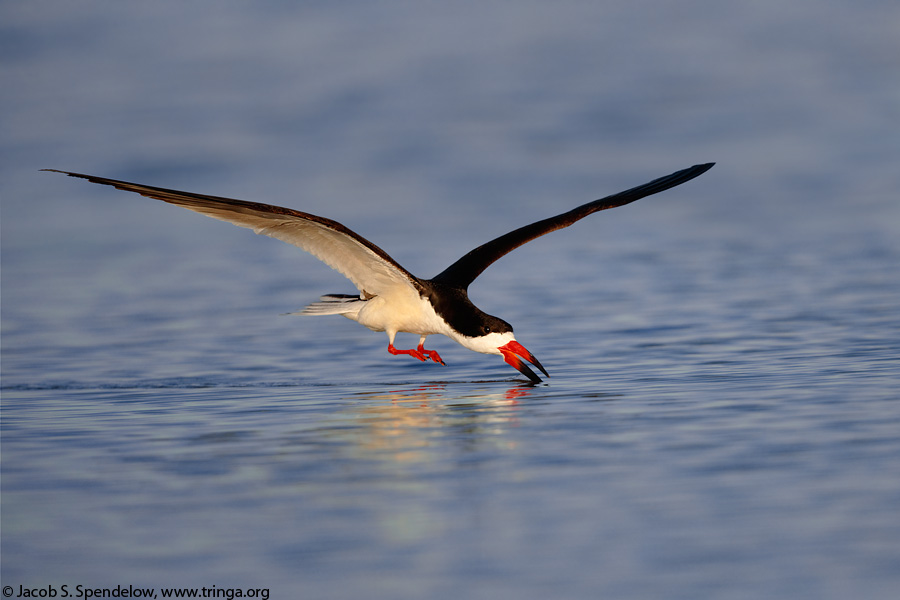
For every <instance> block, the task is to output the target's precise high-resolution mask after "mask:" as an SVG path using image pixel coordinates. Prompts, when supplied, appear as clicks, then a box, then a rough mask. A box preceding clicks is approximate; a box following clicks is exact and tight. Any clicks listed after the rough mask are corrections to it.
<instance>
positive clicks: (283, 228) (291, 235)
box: [43, 169, 421, 296]
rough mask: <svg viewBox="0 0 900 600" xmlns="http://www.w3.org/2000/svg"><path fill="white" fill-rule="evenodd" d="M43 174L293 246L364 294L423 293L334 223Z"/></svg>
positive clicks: (263, 207) (252, 205)
mask: <svg viewBox="0 0 900 600" xmlns="http://www.w3.org/2000/svg"><path fill="white" fill-rule="evenodd" d="M43 170H44V171H54V172H56V173H63V174H65V175H69V176H71V177H81V178H82V179H87V180H88V181H91V182H93V183H100V184H104V185H111V186H113V187H115V188H118V189H120V190H125V191H128V192H136V193H138V194H141V195H142V196H147V197H149V198H156V199H157V200H162V201H163V202H168V203H169V204H177V205H178V206H182V207H184V208H186V209H188V210H192V211H194V212H198V213H200V214H204V215H206V216H209V217H212V218H214V219H219V220H221V221H227V222H229V223H233V224H234V225H237V226H239V227H246V228H248V229H252V230H253V231H254V232H256V233H259V234H262V235H267V236H269V237H273V238H275V239H278V240H281V241H283V242H287V243H288V244H292V245H294V246H297V247H298V248H301V249H303V250H305V251H307V252H309V253H310V254H312V255H313V256H315V257H316V258H318V259H319V260H321V261H322V262H324V263H325V264H327V265H328V266H329V267H331V268H332V269H334V270H336V271H338V272H340V273H341V274H343V275H344V276H345V277H347V279H349V280H350V281H352V282H353V284H354V285H356V287H357V288H358V289H359V291H360V292H365V293H366V294H369V295H376V296H377V295H379V294H382V293H384V292H386V291H387V290H389V289H391V288H392V287H396V286H397V285H408V286H410V287H412V288H413V289H414V290H416V291H417V292H418V291H420V290H421V284H420V283H419V280H418V278H416V277H415V276H414V275H413V274H411V273H410V272H409V271H407V270H406V269H404V268H403V267H402V266H400V265H399V264H398V263H397V261H395V260H394V259H393V258H391V257H390V256H389V255H388V253H387V252H385V251H384V250H382V249H381V248H379V247H378V246H376V245H375V244H373V243H372V242H370V241H369V240H367V239H366V238H364V237H362V236H361V235H359V234H357V233H355V232H353V231H351V230H350V229H348V228H347V227H345V226H343V225H341V224H340V223H338V222H337V221H332V220H331V219H326V218H324V217H318V216H316V215H311V214H308V213H303V212H300V211H296V210H291V209H289V208H282V207H280V206H272V205H269V204H260V203H257V202H246V201H244V200H234V199H232V198H222V197H219V196H207V195H205V194H194V193H191V192H179V191H177V190H169V189H165V188H159V187H152V186H149V185H141V184H137V183H129V182H127V181H118V180H115V179H106V178H104V177H95V176H93V175H83V174H81V173H70V172H69V171H58V170H56V169H43Z"/></svg>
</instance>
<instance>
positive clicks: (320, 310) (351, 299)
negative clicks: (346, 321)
mask: <svg viewBox="0 0 900 600" xmlns="http://www.w3.org/2000/svg"><path fill="white" fill-rule="evenodd" d="M364 302H365V300H363V299H362V298H360V297H359V296H350V295H348V294H328V295H325V296H322V297H321V298H319V302H313V303H312V304H310V305H309V306H307V307H305V308H304V309H303V310H301V311H300V312H299V313H292V314H301V315H316V316H318V315H345V316H347V315H355V314H356V313H358V312H359V309H361V308H362V306H363V303H364Z"/></svg>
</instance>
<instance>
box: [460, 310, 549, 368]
mask: <svg viewBox="0 0 900 600" xmlns="http://www.w3.org/2000/svg"><path fill="white" fill-rule="evenodd" d="M481 321H482V322H481V323H480V324H479V327H478V328H477V330H476V331H474V332H472V333H474V335H465V336H459V338H458V339H457V341H458V342H459V343H460V344H462V345H463V346H465V347H466V348H468V349H469V350H474V351H475V352H481V353H483V354H500V355H501V356H503V360H505V361H506V362H507V363H508V364H509V365H511V366H512V367H514V368H515V369H516V370H517V371H519V373H521V374H522V375H524V376H525V377H527V378H528V379H529V380H530V381H531V382H532V383H540V382H541V378H540V377H538V376H537V374H536V373H535V372H534V371H532V370H531V369H530V368H529V367H528V365H527V364H525V363H526V361H527V362H529V363H531V364H532V365H534V366H535V367H537V368H538V369H540V371H541V373H543V374H544V375H546V376H547V377H550V374H549V373H548V372H547V369H545V368H544V365H542V364H541V363H540V361H539V360H538V359H537V358H535V356H534V355H533V354H532V353H531V352H529V351H528V350H526V349H525V346H523V345H522V344H520V343H519V342H517V341H516V337H515V335H513V329H512V326H511V325H510V324H509V323H507V322H506V321H504V320H503V319H499V318H497V317H492V316H491V315H487V314H483V317H482V319H481Z"/></svg>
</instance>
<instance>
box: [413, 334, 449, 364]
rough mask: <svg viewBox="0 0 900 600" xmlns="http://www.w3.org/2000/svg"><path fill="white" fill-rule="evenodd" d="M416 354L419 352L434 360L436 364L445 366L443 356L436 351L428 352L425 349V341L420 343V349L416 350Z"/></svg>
mask: <svg viewBox="0 0 900 600" xmlns="http://www.w3.org/2000/svg"><path fill="white" fill-rule="evenodd" d="M416 352H418V353H419V354H421V355H422V356H427V357H428V358H430V359H431V360H433V361H434V362H436V363H440V364H442V365H443V364H444V361H443V360H441V355H440V354H438V353H437V351H436V350H426V349H425V341H424V340H423V341H421V342H419V347H418V348H416Z"/></svg>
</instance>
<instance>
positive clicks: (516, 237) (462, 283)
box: [431, 163, 716, 289]
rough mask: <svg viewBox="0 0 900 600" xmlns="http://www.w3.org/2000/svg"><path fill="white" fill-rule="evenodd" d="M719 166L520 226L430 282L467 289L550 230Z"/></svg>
mask: <svg viewBox="0 0 900 600" xmlns="http://www.w3.org/2000/svg"><path fill="white" fill-rule="evenodd" d="M715 164H716V163H706V164H702V165H694V166H693V167H689V168H687V169H683V170H681V171H677V172H675V173H672V174H671V175H666V176H665V177H660V178H659V179H654V180H653V181H651V182H649V183H645V184H643V185H639V186H637V187H633V188H631V189H630V190H625V191H624V192H619V193H618V194H613V195H612V196H607V197H606V198H601V199H600V200H595V201H593V202H588V203H587V204H583V205H581V206H579V207H577V208H573V209H572V210H570V211H568V212H564V213H562V214H561V215H556V216H555V217H550V218H549V219H544V220H542V221H538V222H536V223H532V224H531V225H526V226H524V227H520V228H519V229H516V230H515V231H510V232H509V233H507V234H505V235H501V236H500V237H498V238H496V239H494V240H491V241H490V242H487V243H486V244H482V245H481V246H478V247H477V248H475V249H474V250H472V251H471V252H469V253H468V254H466V255H465V256H463V257H462V258H460V259H459V260H458V261H456V262H455V263H453V264H452V265H450V266H449V267H447V268H446V269H444V270H443V271H442V272H441V273H440V274H438V275H437V276H436V277H434V278H433V279H432V280H431V281H434V282H437V283H442V284H445V285H450V286H454V287H458V288H462V289H466V288H468V286H469V284H470V283H472V282H473V281H474V280H475V278H477V277H478V276H479V275H481V274H482V273H483V272H484V270H485V269H487V268H488V267H489V266H491V264H493V263H494V261H496V260H498V259H499V258H501V257H503V256H505V255H506V254H508V253H510V252H512V251H513V250H515V249H516V248H518V247H519V246H521V245H522V244H525V243H527V242H530V241H531V240H533V239H535V238H538V237H540V236H542V235H544V234H546V233H550V232H551V231H556V230H557V229H562V228H564V227H568V226H569V225H571V224H572V223H574V222H576V221H579V220H581V219H583V218H585V217H586V216H588V215H590V214H592V213H595V212H597V211H599V210H606V209H608V208H616V207H617V206H622V205H625V204H629V203H630V202H634V201H635V200H640V199H641V198H644V197H646V196H651V195H653V194H658V193H659V192H663V191H665V190H668V189H669V188H673V187H675V186H677V185H681V184H682V183H685V182H687V181H690V180H691V179H693V178H695V177H698V176H700V175H702V174H703V173H705V172H706V171H708V170H710V169H711V168H712V167H713V165H715Z"/></svg>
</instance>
